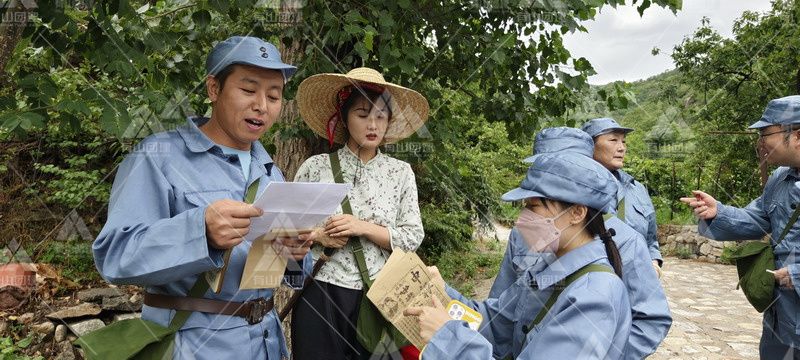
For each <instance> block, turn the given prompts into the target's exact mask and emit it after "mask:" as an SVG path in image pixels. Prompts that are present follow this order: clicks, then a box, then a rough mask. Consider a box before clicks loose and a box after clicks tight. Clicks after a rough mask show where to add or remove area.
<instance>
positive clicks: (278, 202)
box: [206, 182, 352, 292]
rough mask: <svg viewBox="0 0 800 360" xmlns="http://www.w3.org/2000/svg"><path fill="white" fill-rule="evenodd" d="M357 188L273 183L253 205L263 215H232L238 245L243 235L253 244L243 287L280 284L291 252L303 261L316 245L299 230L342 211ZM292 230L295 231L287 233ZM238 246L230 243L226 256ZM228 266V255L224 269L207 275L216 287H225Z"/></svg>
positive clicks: (211, 283) (246, 266)
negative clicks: (244, 216) (341, 207)
mask: <svg viewBox="0 0 800 360" xmlns="http://www.w3.org/2000/svg"><path fill="white" fill-rule="evenodd" d="M351 187H352V185H350V184H331V183H285V182H271V183H269V184H267V186H266V187H265V188H264V190H263V192H262V193H261V195H260V196H259V197H258V198H257V199H256V200H255V201H254V202H253V205H252V207H251V206H250V205H247V206H248V207H250V209H251V210H253V212H252V214H249V215H253V216H256V215H258V214H260V216H257V217H253V218H248V219H242V220H246V221H247V222H248V224H245V222H244V221H239V219H233V218H232V219H228V222H229V226H230V227H231V228H235V229H236V231H231V232H232V233H233V234H234V235H236V234H238V236H235V241H236V244H238V243H239V242H241V241H242V240H241V239H242V237H243V238H244V241H245V242H246V243H248V244H249V249H248V250H247V251H248V254H247V261H246V262H245V268H244V273H243V274H242V279H241V282H240V284H239V286H240V289H264V288H275V287H278V286H279V285H280V283H281V280H282V279H283V273H284V270H285V269H286V262H287V257H291V258H293V259H295V260H299V259H302V258H303V257H304V256H305V254H307V253H308V249H309V247H310V245H311V244H310V243H309V242H308V239H305V240H301V239H299V237H298V236H299V233H302V232H309V231H310V229H313V228H317V227H320V226H321V225H322V223H323V222H324V221H325V219H327V218H328V217H329V216H331V215H332V214H333V213H334V212H336V210H337V209H338V208H339V204H341V203H342V200H344V197H345V196H347V193H348V192H349V191H350V188H351ZM230 201H231V202H233V200H230ZM242 204H243V203H242ZM223 214H225V213H223ZM233 217H235V216H233ZM248 225H249V227H248ZM286 231H290V232H291V231H294V232H295V233H294V234H287V233H286ZM224 233H225V234H227V232H224ZM234 235H231V237H232V238H233V237H234ZM231 241H233V240H231ZM234 245H235V244H233V245H231V247H229V248H227V249H228V250H226V254H225V256H224V258H225V259H228V258H229V256H230V255H229V254H230V252H231V250H232V249H233V246H234ZM227 266H228V263H227V260H226V262H225V265H224V266H223V268H222V269H220V270H219V271H213V272H207V273H206V279H207V280H208V282H209V284H210V286H211V289H213V290H214V291H215V292H219V291H220V290H221V289H222V282H223V280H224V275H225V271H226V269H227Z"/></svg>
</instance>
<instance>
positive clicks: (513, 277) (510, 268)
mask: <svg viewBox="0 0 800 360" xmlns="http://www.w3.org/2000/svg"><path fill="white" fill-rule="evenodd" d="M512 238H513V235H512V234H509V235H508V245H507V246H506V253H505V254H503V261H502V262H501V263H500V271H499V272H498V273H497V277H496V278H495V279H494V283H493V284H492V289H491V290H489V297H490V298H496V297H500V294H502V293H503V291H506V289H508V288H509V287H510V286H511V285H512V284H514V282H515V281H517V277H518V274H517V272H516V270H515V269H514V264H513V263H512V258H513V257H514V249H513V244H514V242H513V241H512Z"/></svg>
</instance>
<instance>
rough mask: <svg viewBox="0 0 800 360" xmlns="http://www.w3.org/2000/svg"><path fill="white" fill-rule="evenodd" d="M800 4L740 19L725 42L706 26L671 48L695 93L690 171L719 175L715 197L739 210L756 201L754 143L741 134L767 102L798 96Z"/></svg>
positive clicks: (781, 4)
mask: <svg viewBox="0 0 800 360" xmlns="http://www.w3.org/2000/svg"><path fill="white" fill-rule="evenodd" d="M799 24H800V2H797V1H795V0H788V1H787V0H779V1H775V2H773V6H772V9H771V10H770V11H769V12H767V13H764V14H759V13H755V12H749V11H747V12H745V13H743V14H742V16H741V17H740V18H739V19H738V20H737V21H736V22H735V24H734V26H733V34H734V37H733V38H732V39H725V38H723V37H721V36H720V35H719V34H718V33H717V32H716V31H715V30H714V29H712V28H711V27H710V23H709V20H707V19H706V20H704V21H703V23H702V25H701V26H700V28H698V29H697V30H696V31H695V33H694V34H693V35H692V36H690V37H687V38H686V39H684V41H683V42H682V43H681V44H680V45H678V46H677V47H676V48H675V51H674V52H673V55H672V57H673V59H674V60H675V64H676V66H677V68H678V71H680V73H681V75H682V78H683V80H684V82H685V83H686V84H687V85H689V86H692V87H693V88H695V89H696V91H695V92H694V94H693V96H692V98H690V99H686V101H687V102H689V103H691V104H692V106H690V107H689V110H690V116H691V117H692V118H693V119H694V121H693V128H694V129H695V132H696V133H697V134H698V137H697V141H696V146H697V152H696V155H695V156H693V157H692V158H691V159H690V160H691V161H692V162H693V163H694V164H703V165H705V166H707V167H712V168H717V169H719V170H718V171H717V172H719V173H720V176H719V178H718V179H716V180H715V182H714V183H715V184H714V185H715V188H717V189H718V191H717V194H716V195H717V196H718V197H719V198H720V199H722V200H723V201H729V202H733V203H734V204H737V205H744V204H746V203H747V202H748V201H749V200H750V199H753V198H755V197H756V196H758V194H760V192H761V191H760V189H761V188H760V186H759V175H758V163H757V158H756V156H755V151H754V150H753V149H754V146H755V140H756V136H755V135H736V134H722V133H720V132H741V131H744V130H746V128H747V126H748V125H750V124H752V123H753V122H755V121H756V120H758V119H759V118H760V117H761V113H762V112H763V110H764V107H765V106H766V104H767V102H769V100H771V99H774V98H778V97H783V96H787V95H793V94H798V93H800V26H798V25H799Z"/></svg>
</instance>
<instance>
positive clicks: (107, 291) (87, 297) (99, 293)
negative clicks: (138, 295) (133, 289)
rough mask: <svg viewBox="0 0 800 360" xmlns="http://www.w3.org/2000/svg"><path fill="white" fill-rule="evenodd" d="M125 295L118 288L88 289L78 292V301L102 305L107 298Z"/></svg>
mask: <svg viewBox="0 0 800 360" xmlns="http://www.w3.org/2000/svg"><path fill="white" fill-rule="evenodd" d="M124 295H125V293H123V292H122V291H121V290H120V289H116V288H99V289H88V290H83V291H79V292H78V300H80V301H83V302H94V303H100V302H101V301H103V300H104V299H105V298H109V297H118V296H124Z"/></svg>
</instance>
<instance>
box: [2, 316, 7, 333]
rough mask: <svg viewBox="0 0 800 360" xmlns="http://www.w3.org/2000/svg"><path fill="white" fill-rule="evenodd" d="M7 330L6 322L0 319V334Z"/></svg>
mask: <svg viewBox="0 0 800 360" xmlns="http://www.w3.org/2000/svg"><path fill="white" fill-rule="evenodd" d="M7 329H8V322H7V321H5V320H3V319H0V334H4V333H5V332H6V330H7Z"/></svg>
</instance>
